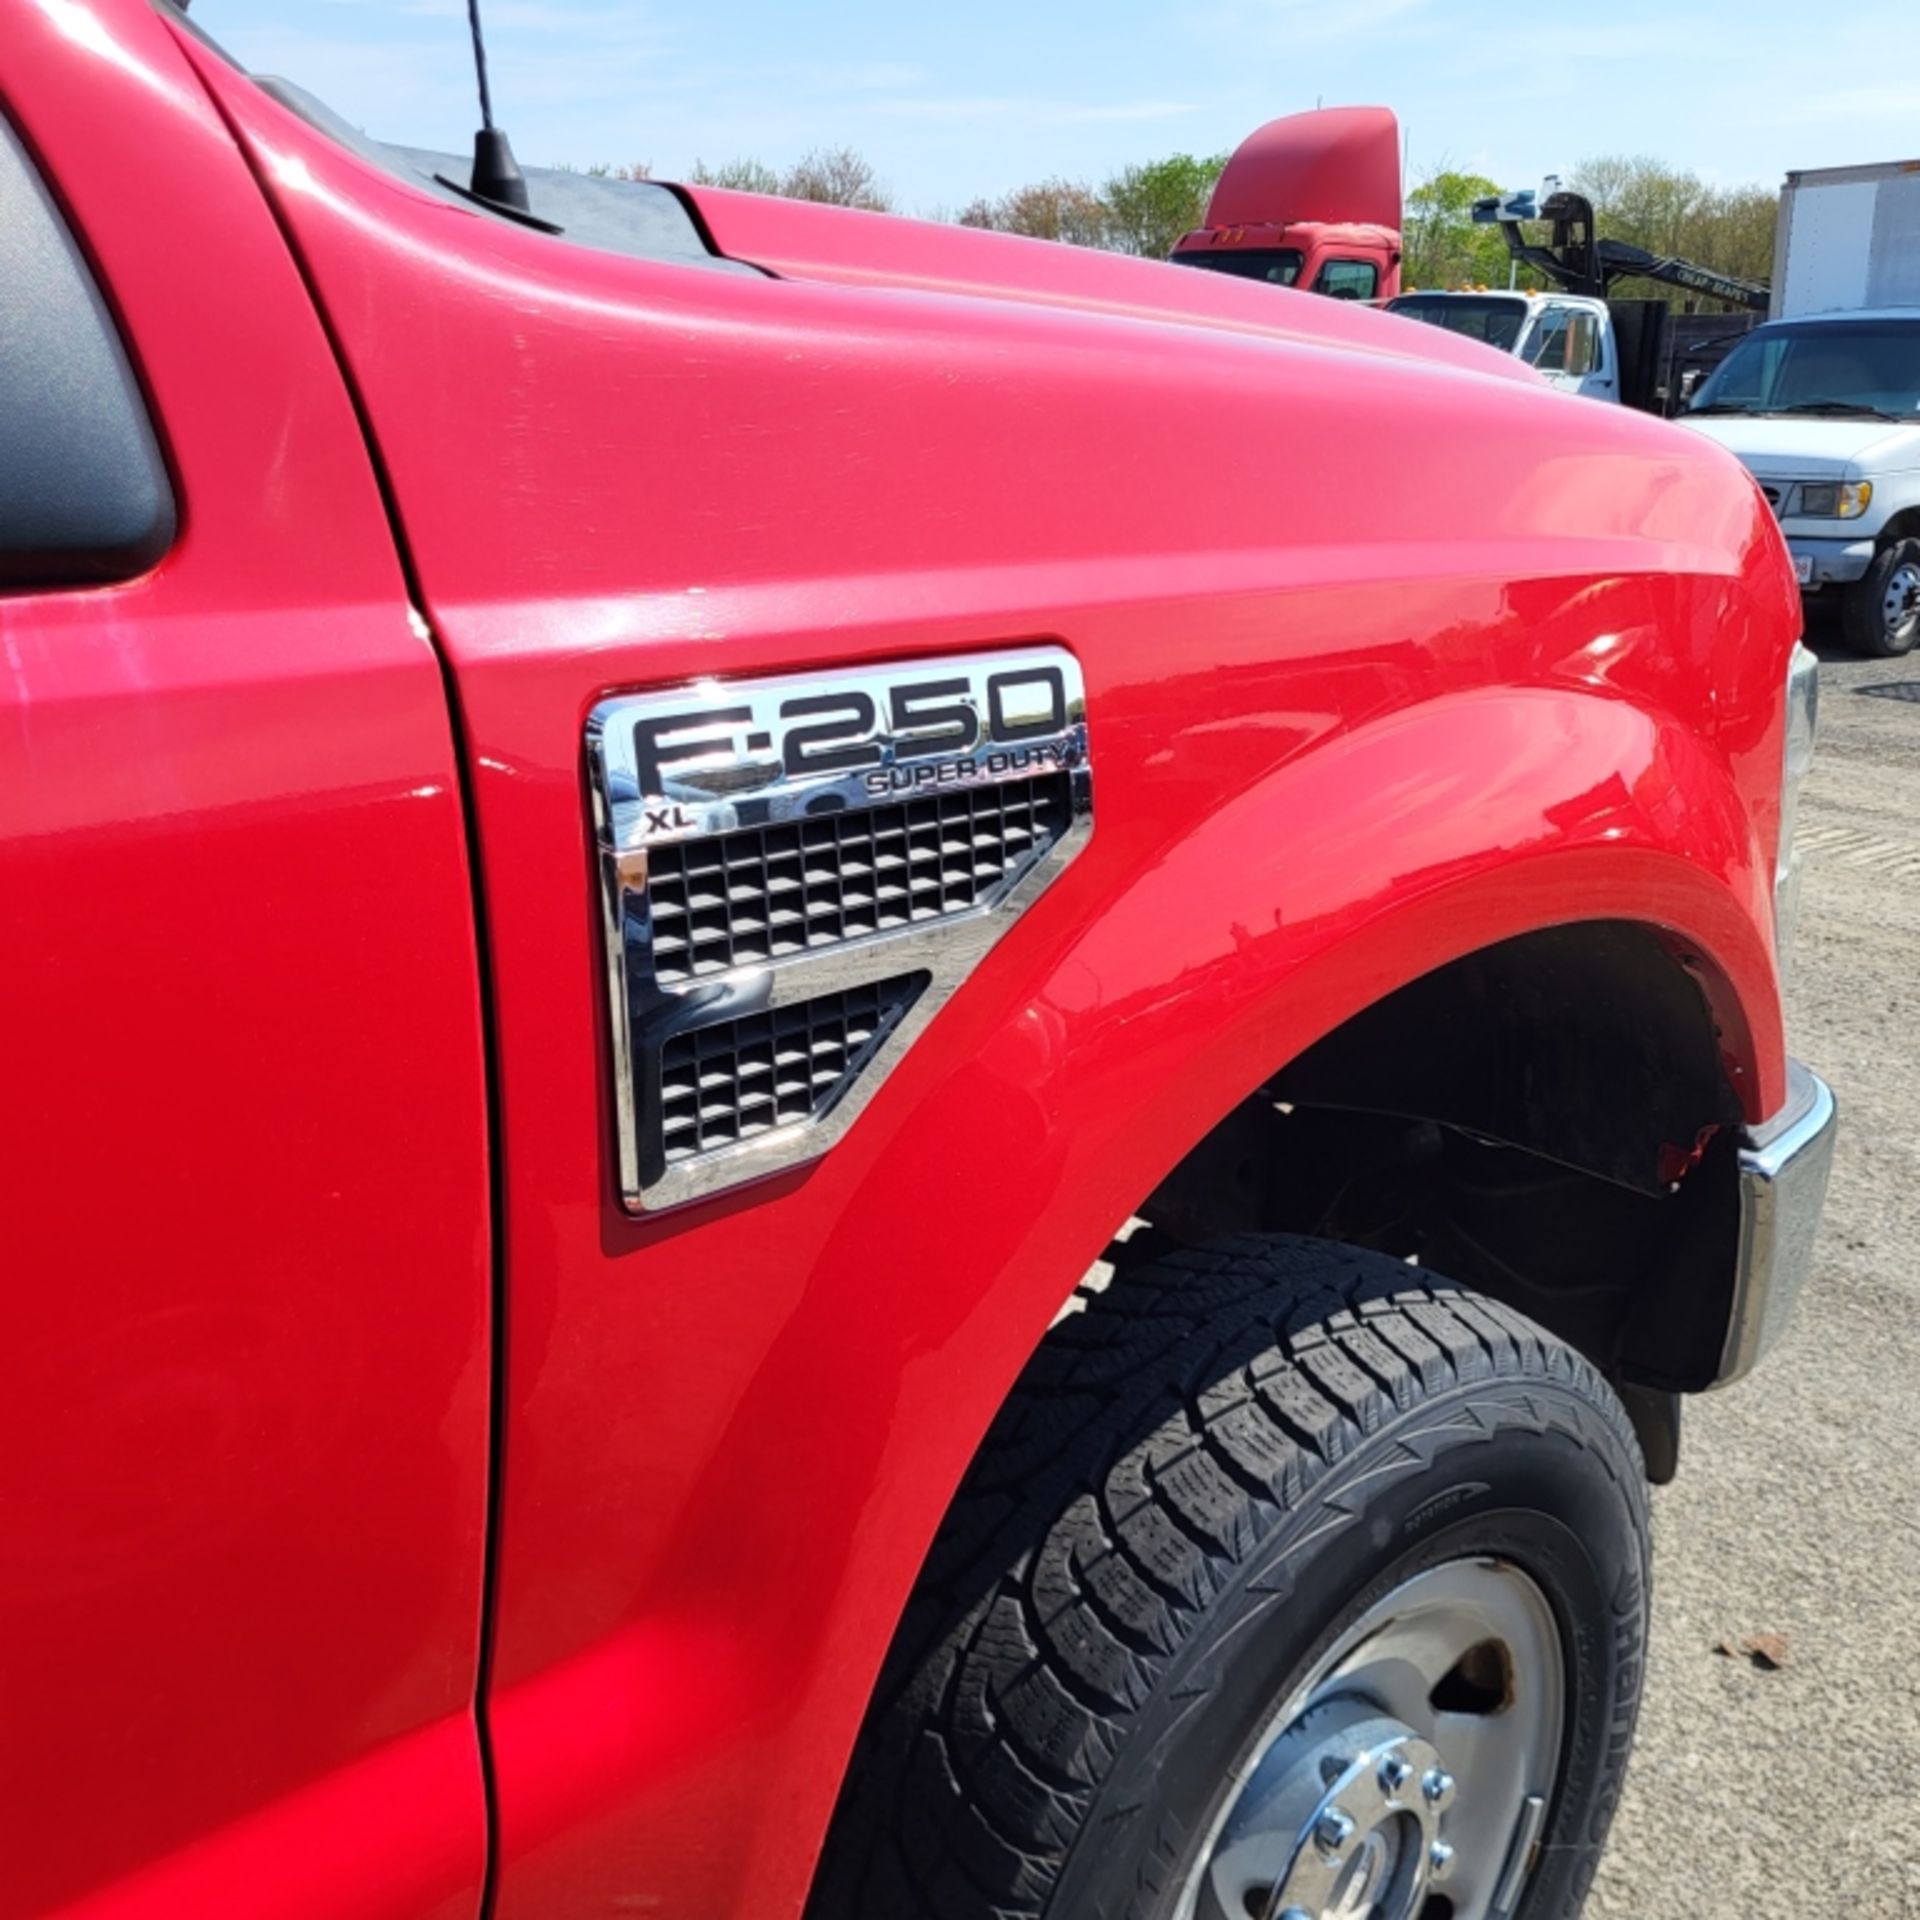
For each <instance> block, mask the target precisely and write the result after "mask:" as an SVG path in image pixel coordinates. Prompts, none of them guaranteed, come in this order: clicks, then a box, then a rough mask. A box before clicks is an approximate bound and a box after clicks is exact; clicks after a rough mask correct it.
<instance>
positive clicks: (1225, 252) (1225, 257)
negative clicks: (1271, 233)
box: [1173, 247, 1306, 287]
mask: <svg viewBox="0 0 1920 1920" xmlns="http://www.w3.org/2000/svg"><path fill="white" fill-rule="evenodd" d="M1305 259H1306V256H1305V255H1304V254H1303V253H1302V252H1301V251H1300V249H1299V248H1298V247H1220V248H1217V249H1213V250H1210V251H1208V252H1206V253H1176V254H1175V255H1174V256H1173V264H1174V265H1175V266H1176V267H1205V268H1206V269H1207V270H1208V271H1209V272H1210V273H1232V274H1238V275H1239V277H1240V278H1241V279H1242V280H1266V281H1270V282H1271V283H1272V284H1273V285H1274V286H1276V287H1290V286H1292V285H1293V283H1294V282H1295V281H1296V280H1298V279H1299V278H1300V268H1301V265H1302V263H1303V262H1304V261H1305Z"/></svg>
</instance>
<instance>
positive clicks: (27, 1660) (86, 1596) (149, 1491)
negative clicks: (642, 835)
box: [0, 0, 489, 1920]
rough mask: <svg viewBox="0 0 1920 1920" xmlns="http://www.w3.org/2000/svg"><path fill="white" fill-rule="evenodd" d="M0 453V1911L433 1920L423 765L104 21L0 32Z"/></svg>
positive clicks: (399, 679)
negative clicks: (0, 1367)
mask: <svg viewBox="0 0 1920 1920" xmlns="http://www.w3.org/2000/svg"><path fill="white" fill-rule="evenodd" d="M149 422H150V423H151V433H149V426H148V423H149ZM0 450H3V451H0V465H3V466H4V471H0V1316H3V1317H0V1343H4V1352H5V1362H4V1381H5V1385H4V1391H0V1808H4V1810H5V1811H4V1813H3V1814H0V1915H4V1916H5V1917H6V1920H24V1917H25V1916H28V1915H43V1914H49V1913H55V1912H58V1913H62V1914H67V1915H72V1916H77V1915H87V1916H93V1917H95V1920H108V1917H109V1916H113V1917H114V1920H131V1917H132V1916H147V1915H151V1916H155V1920H158V1917H159V1916H163V1915H164V1916H168V1917H169V1920H171V1917H173V1916H182V1915H192V1916H194V1917H195V1920H212V1917H213V1916H216V1915H232V1916H240V1915H247V1916H256V1917H257V1916H263V1915H269V1914H270V1915H274V1916H276V1920H286V1917H287V1916H313V1917H315V1920H318V1916H322V1915H338V1916H345V1915H348V1914H351V1915H353V1916H355V1920H369V1916H375V1915H385V1916H392V1920H421V1916H427V1915H434V1916H446V1917H447V1920H453V1916H469V1915H471V1914H472V1913H473V1912H474V1910H475V1907H476V1902H477V1898H478V1892H479V1888H480V1884H481V1880H482V1875H483V1869H484V1861H485V1851H486V1827H485V1796H484V1791H483V1783H482V1776H481V1767H480V1760H479V1755H478V1749H477V1741H476V1735H475V1725H474V1717H473V1696H474V1687H475V1674H476V1664H477V1641H478V1635H479V1619H480V1591H481V1573H482V1560H483V1543H484V1532H485V1513H486V1472H487V1420H488V1411H487V1393H488V1368H489V1345H488V1342H489V1325H488V1261H489V1229H488V1213H487V1169H486V1127H485V1111H486V1109H485V1100H484V1078H483V1059H482V1049H481V1032H480V1020H479V1010H478V990H477V985H476V963H475V947H474V938H473V917H472V909H471V898H470V891H469V882H468V873H467V864H466V849H465V840H464V832H463V826H462V815H461V803H460V792H459V785H458V779H457V774H456V763H455V756H454V752H453V746H452V742H451V739H450V736H449V725H448V719H447V713H446V708H445V702H444V697H443V693H442V686H441V681H440V678H439V674H438V671H437V669H436V667H435V664H434V659H433V655H432V652H431V650H430V648H429V647H428V645H427V644H426V642H425V640H424V639H423V638H422V637H421V635H420V633H419V632H418V630H417V628H416V626H415V625H414V624H412V623H411V622H410V617H409V610H408V604H407V596H406V592H405V586H404V582H403V580H402V577H401V574H400V571H399V567H398V564H397V562H396V559H395V556H394V552H393V547H392V542H391V538H390V532H389V528H388V524H387V521H386V518H385V515H384V513H383V511H382V507H381V502H380V498H379V494H378V489H377V487H376V484H375V481H374V478H373V475H372V472H371V470H370V468H369V465H368V461H367V457H366V453H365V449H364V444H363V442H362V438H361V435H360V433H359V430H358V427H357V424H356V421H355V418H354V414H353V411H352V408H351V405H350V403H349V400H348V398H347V395H346V392H345V390H344V388H343V386H342V384H341V382H340V379H339V376H338V371H337V368H336V365H335V362H334V359H333V356H332V354H331V353H330V351H329V349H328V345H327V341H326V339H325V336H324V334H323V332H322V330H321V327H320V325H319V323H318V321H317V320H316V319H315V317H314V313H313V309H312V305H311V302H310V301H309V299H308V298H307V295H306V292H305V290H304V288H303V286H302V284H301V281H300V277H299V274H298V271H297V269H296V267H295V265H294V263H293V260H292V258H291V256H290V255H289V253H288V250H287V248H286V246H285V243H284V241H283V240H282V238H281V236H280V234H279V232H278V230H277V229H276V227H275V225H274V222H273V219H272V216H271V215H270V213H269V212H268V210H267V207H266V205H265V203H264V202H263V200H262V199H261V196H260V194H259V191H258V189H257V187H256V185H255V183H254V181H253V180H252V178H251V177H250V175H249V173H248V171H247V167H246V164H245V162H244V161H243V159H242V158H241V155H240V153H239V151H238V149H237V148H236V147H235V145H234V143H233V141H232V139H231V137H230V135H229V134H228V132H227V130H226V128H225V127H224V125H223V124H222V123H221V121H220V119H219V118H218V116H217V115H216V114H215V113H214V111H213V109H212V107H211V105H210V103H209V102H208V100H207V97H206V95H205V93H204V91H203V89H202V88H201V86H200V84H199V82H198V80H197V79H196V77H195V76H194V74H193V72H192V70H191V68H190V67H189V65H188V64H187V62H186V60H185V59H184V57H183V56H182V54H181V53H180V51H179V49H178V47H177V45H176V44H175V43H174V42H173V41H172V39H171V37H170V36H169V35H168V33H167V32H166V29H165V28H164V27H163V26H162V25H161V23H160V22H159V20H158V18H157V17H156V16H155V15H153V14H152V13H150V12H148V11H147V10H146V9H145V8H137V7H130V8H127V9H124V10H123V11H121V12H119V13H115V14H112V15H107V14H102V13H97V12H95V11H94V10H92V9H91V8H88V7H86V6H83V5H79V4H67V3H66V0H61V4H58V5H55V4H51V3H50V4H48V5H46V6H44V7H36V6H10V7H9V8H8V9H7V20H6V28H5V35H4V38H0Z"/></svg>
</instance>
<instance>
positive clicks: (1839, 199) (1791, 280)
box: [1767, 160, 1920, 320]
mask: <svg viewBox="0 0 1920 1920" xmlns="http://www.w3.org/2000/svg"><path fill="white" fill-rule="evenodd" d="M1864 307H1920V160H1887V161H1883V162H1881V163H1880V164H1879V165H1878V166H1871V167H1810V168H1808V169H1807V170H1806V171H1805V172H1802V173H1790V174H1788V175H1787V183H1786V185H1785V186H1784V187H1782V188H1781V190H1780V220H1779V224H1778V226H1776V227H1775V229H1774V240H1773V300H1772V303H1771V305H1770V306H1769V307H1768V309H1767V317H1768V319H1770V320H1785V319H1791V318H1793V317H1795V316H1797V315H1800V314H1807V313H1841V312H1858V311H1860V310H1861V309H1862V308H1864Z"/></svg>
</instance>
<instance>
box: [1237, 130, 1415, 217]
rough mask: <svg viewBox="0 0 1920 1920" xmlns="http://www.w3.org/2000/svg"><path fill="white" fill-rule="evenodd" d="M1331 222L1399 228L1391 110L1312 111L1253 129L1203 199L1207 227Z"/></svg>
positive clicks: (1396, 135) (1397, 161)
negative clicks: (1303, 221) (1306, 221)
mask: <svg viewBox="0 0 1920 1920" xmlns="http://www.w3.org/2000/svg"><path fill="white" fill-rule="evenodd" d="M1299 220H1337V221H1347V222H1353V223H1356V224H1358V225H1361V226H1371V227H1398V226H1399V224H1400V122H1399V121H1398V120H1397V119H1396V118H1395V117H1394V113H1393V109H1392V108H1391V107H1320V108H1316V109H1315V110H1314V111H1313V112H1312V113H1289V114H1284V115H1282V116H1281V118H1279V119H1278V120H1269V121H1267V122H1266V124H1265V125H1264V126H1259V127H1255V128H1254V130H1253V131H1252V132H1251V133H1250V134H1248V135H1247V137H1246V138H1245V139H1244V140H1242V141H1241V142H1240V144H1239V145H1238V146H1237V147H1235V148H1234V150H1233V152H1232V154H1231V155H1230V156H1229V158H1228V160H1227V164H1226V166H1225V167H1223V168H1222V169H1221V172H1220V178H1219V180H1218V181H1216V182H1215V184H1214V189H1213V194H1212V197H1211V198H1210V199H1209V200H1208V202H1207V225H1208V226H1210V227H1250V226H1257V225H1260V224H1262V223H1264V222H1273V223H1276V224H1279V225H1283V226H1285V225H1291V224H1292V223H1293V222H1295V221H1299Z"/></svg>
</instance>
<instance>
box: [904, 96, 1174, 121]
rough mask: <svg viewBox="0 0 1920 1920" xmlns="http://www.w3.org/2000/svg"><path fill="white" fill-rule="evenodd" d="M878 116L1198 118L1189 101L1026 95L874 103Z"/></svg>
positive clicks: (1045, 119) (947, 117)
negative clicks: (1078, 98)
mask: <svg viewBox="0 0 1920 1920" xmlns="http://www.w3.org/2000/svg"><path fill="white" fill-rule="evenodd" d="M873 110H874V112H876V113H884V114H890V115H892V116H894V117H896V118H899V119H905V120H1004V119H1008V118H1013V117H1017V118H1019V119H1021V120H1024V121H1027V122H1029V123H1030V124H1032V125H1036V126H1055V127H1062V126H1087V125H1098V124H1100V123H1102V122H1108V121H1127V120H1171V119H1174V118H1177V117H1178V116H1179V115H1180V114H1183V113H1192V112H1193V111H1194V108H1193V105H1192V103H1191V102H1189V101H1185V100H1117V101H1110V102H1104V103H1103V102H1099V101H1090V100H1036V99H1033V98H1031V97H1030V96H1028V95H1024V94H980V95H971V96H968V95H952V96H948V97H945V98H942V97H941V96H940V95H938V94H922V95H910V96H907V97H904V98H901V99H898V100H879V101H875V102H874V107H873Z"/></svg>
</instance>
